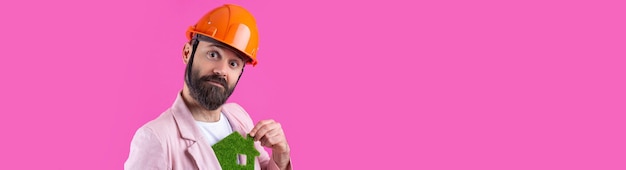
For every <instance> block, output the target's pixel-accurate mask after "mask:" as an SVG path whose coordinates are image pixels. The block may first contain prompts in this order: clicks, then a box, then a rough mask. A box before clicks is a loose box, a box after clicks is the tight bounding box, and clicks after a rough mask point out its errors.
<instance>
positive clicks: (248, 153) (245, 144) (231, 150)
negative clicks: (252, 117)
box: [211, 132, 260, 170]
mask: <svg viewBox="0 0 626 170" xmlns="http://www.w3.org/2000/svg"><path fill="white" fill-rule="evenodd" d="M211 147H212V148H213V151H215V155H216V156H217V160H218V161H219V162H220V165H221V167H222V169H224V170H254V158H255V157H257V156H259V155H260V153H259V151H257V150H256V148H255V147H254V138H252V137H251V136H250V135H246V138H244V137H243V136H242V135H241V134H240V133H238V132H233V133H231V134H230V135H228V136H226V137H225V138H224V139H222V140H221V141H219V142H217V143H216V144H214V145H213V146H211ZM240 155H245V157H246V160H245V162H239V161H238V158H239V156H240Z"/></svg>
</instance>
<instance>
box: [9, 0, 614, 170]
mask: <svg viewBox="0 0 626 170" xmlns="http://www.w3.org/2000/svg"><path fill="white" fill-rule="evenodd" d="M226 2H229V3H236V4H240V5H242V6H245V7H246V8H248V9H249V10H250V11H251V12H252V13H253V14H255V16H256V17H257V19H258V24H259V28H260V32H261V37H260V38H261V40H260V41H261V42H260V44H261V47H260V51H259V58H260V62H259V65H258V66H257V67H255V68H248V69H247V70H246V72H245V74H244V75H243V77H242V80H241V82H240V85H239V86H238V88H237V90H236V91H235V94H234V96H233V97H232V98H231V101H234V102H238V103H240V104H241V105H243V106H244V107H245V108H246V109H247V110H248V111H249V112H250V114H251V115H252V117H253V119H255V120H256V121H258V120H261V119H268V118H273V119H275V120H277V121H279V122H281V123H282V124H283V127H284V128H285V132H286V133H287V138H288V141H289V142H290V145H291V148H292V156H293V163H294V167H297V169H298V170H304V169H311V170H314V169H315V170H317V169H400V168H403V169H481V170H486V169H494V170H496V169H498V170H499V169H568V170H569V169H626V145H625V143H626V122H625V121H626V117H625V113H626V90H625V88H624V87H626V69H625V66H626V65H625V64H626V62H625V57H626V33H625V32H626V31H624V30H626V12H625V11H626V10H624V9H626V5H625V4H624V3H623V1H619V0H615V1H603V0H586V1H565V0H563V1H555V0H548V1H546V0H541V1H540V0H533V1H528V0H516V1H501V0H477V1H471V2H470V1H460V0H456V1H452V0H440V1H408V0H407V1H389V0H385V1H370V2H366V1H353V2H340V1H330V0H316V1H297V2H295V1H288V0H281V1H279V0H269V1H256V0H255V1H243V0H239V1H200V0H107V1H87V0H51V1H45V0H20V1H17V0H4V1H1V2H0V24H1V27H0V29H1V31H0V43H1V44H0V56H1V57H0V74H1V77H0V80H1V82H2V88H0V95H1V102H0V103H1V109H2V118H0V132H1V133H0V134H2V136H3V137H2V142H1V145H0V155H1V159H0V160H1V161H0V162H2V164H1V167H2V168H1V169H63V170H66V169H72V170H74V169H75V170H83V169H122V167H123V163H124V161H125V160H126V158H127V156H128V149H129V143H130V140H131V138H132V134H133V133H134V131H135V130H136V129H137V128H138V127H139V126H141V125H142V124H144V123H146V122H147V121H149V120H151V119H153V118H155V117H156V116H158V115H159V114H160V113H161V112H162V111H164V110H165V109H167V108H168V107H169V106H170V105H171V104H172V102H173V100H174V98H175V97H176V96H175V95H176V93H177V92H178V90H180V89H181V88H182V82H183V69H184V65H183V63H182V58H181V49H182V45H183V43H184V42H185V41H186V40H185V38H184V31H185V29H186V28H187V27H188V26H189V25H191V24H193V23H194V22H195V21H196V20H197V19H199V17H200V16H201V15H202V14H204V13H205V12H206V11H208V10H209V9H212V8H214V7H216V6H218V5H221V4H223V3H226Z"/></svg>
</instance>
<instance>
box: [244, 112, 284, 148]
mask: <svg viewBox="0 0 626 170" xmlns="http://www.w3.org/2000/svg"><path fill="white" fill-rule="evenodd" d="M250 136H252V137H254V141H261V146H265V147H269V148H272V153H274V152H276V153H289V145H288V144H287V139H286V138H285V133H284V132H283V128H282V127H281V126H280V123H278V122H275V121H274V120H262V121H259V123H257V124H256V126H254V128H252V130H251V131H250Z"/></svg>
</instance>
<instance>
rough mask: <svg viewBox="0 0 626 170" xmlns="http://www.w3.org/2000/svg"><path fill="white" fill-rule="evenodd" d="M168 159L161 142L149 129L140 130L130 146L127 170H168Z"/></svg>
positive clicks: (125, 165) (125, 167)
mask: <svg viewBox="0 0 626 170" xmlns="http://www.w3.org/2000/svg"><path fill="white" fill-rule="evenodd" d="M167 162H168V161H167V158H166V155H165V151H164V149H163V147H162V145H161V142H160V140H159V139H158V137H157V136H156V135H155V134H154V132H153V131H152V130H151V129H149V128H145V127H142V128H139V130H137V132H135V135H134V136H133V139H132V141H131V144H130V153H129V155H128V159H127V160H126V162H125V163H124V169H125V170H166V169H168V167H167Z"/></svg>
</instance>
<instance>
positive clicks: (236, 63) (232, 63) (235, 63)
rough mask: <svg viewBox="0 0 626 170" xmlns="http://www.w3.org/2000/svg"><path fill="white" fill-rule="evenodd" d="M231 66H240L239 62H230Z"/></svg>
mask: <svg viewBox="0 0 626 170" xmlns="http://www.w3.org/2000/svg"><path fill="white" fill-rule="evenodd" d="M230 66H231V67H237V66H239V62H237V61H231V62H230Z"/></svg>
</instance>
